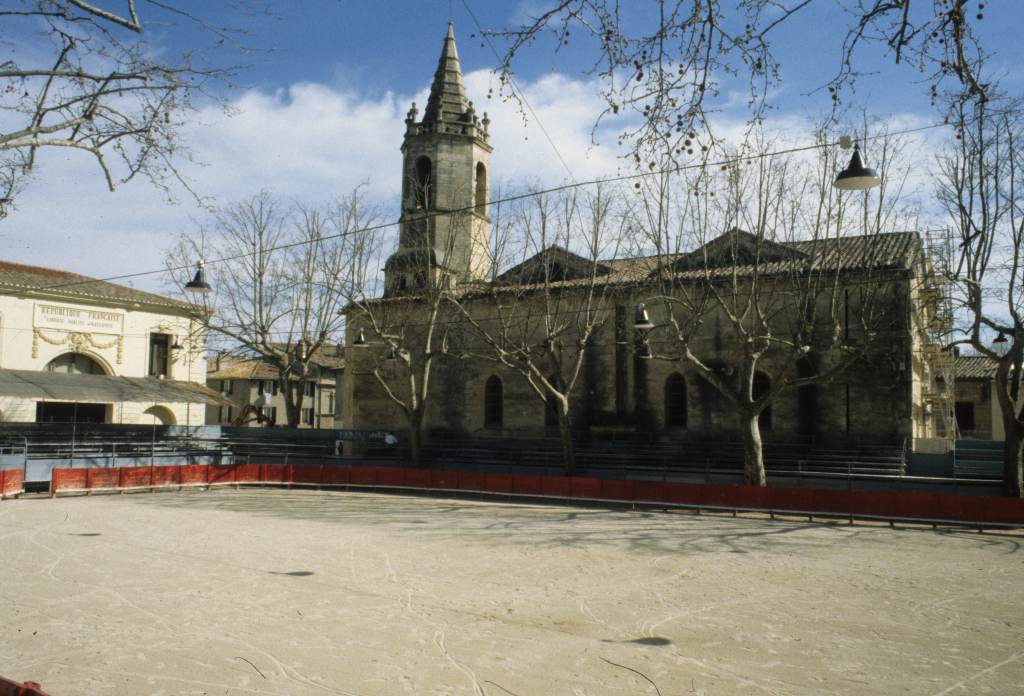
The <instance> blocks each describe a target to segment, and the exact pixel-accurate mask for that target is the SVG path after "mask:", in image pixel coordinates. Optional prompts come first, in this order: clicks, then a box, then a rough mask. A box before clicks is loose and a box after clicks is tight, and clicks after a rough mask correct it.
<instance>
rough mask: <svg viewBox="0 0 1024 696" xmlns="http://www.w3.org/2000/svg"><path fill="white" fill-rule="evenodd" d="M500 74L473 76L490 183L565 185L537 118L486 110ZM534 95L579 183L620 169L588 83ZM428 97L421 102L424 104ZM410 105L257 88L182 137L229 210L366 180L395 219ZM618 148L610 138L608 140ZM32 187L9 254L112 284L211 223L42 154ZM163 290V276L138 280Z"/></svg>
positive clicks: (304, 87) (542, 85) (564, 83)
mask: <svg viewBox="0 0 1024 696" xmlns="http://www.w3.org/2000/svg"><path fill="white" fill-rule="evenodd" d="M492 79H493V78H492V76H491V74H490V73H489V72H487V71H476V72H473V73H469V74H467V75H466V84H467V89H468V92H469V94H470V96H471V98H473V99H474V101H475V104H476V108H477V111H478V112H479V113H482V112H484V111H487V112H489V114H490V118H491V134H492V141H491V142H492V145H493V146H494V148H495V151H494V154H493V157H492V163H491V172H492V176H493V177H495V180H501V181H506V182H515V181H522V180H524V179H527V178H529V179H531V180H539V181H541V182H543V183H545V184H549V183H550V184H558V183H561V182H562V181H564V180H566V179H567V174H566V171H565V169H564V167H563V166H562V165H561V163H560V162H559V160H558V158H557V157H556V156H555V154H554V152H553V151H552V148H551V145H550V144H549V143H548V142H547V140H546V139H545V138H544V135H543V133H542V132H541V130H540V129H539V128H538V126H537V122H536V119H535V118H533V117H532V116H530V117H529V118H528V119H527V123H526V125H525V126H524V124H523V118H522V116H521V114H520V113H519V112H518V110H517V107H516V106H515V105H514V104H512V103H505V102H501V100H499V99H497V98H495V99H491V100H488V99H487V98H486V95H487V91H488V89H489V87H490V86H491V84H490V83H491V81H492ZM523 88H524V91H525V93H526V95H527V99H528V100H529V101H530V103H531V104H532V106H533V108H534V109H535V111H536V114H537V116H538V117H539V118H540V120H541V121H542V122H543V124H544V126H545V127H546V128H547V131H548V133H549V134H550V136H551V138H552V139H553V140H554V142H555V143H556V144H557V146H558V149H559V152H560V153H561V155H562V157H563V158H564V159H565V160H566V162H567V163H568V165H569V167H570V168H571V169H572V172H573V175H574V176H575V177H576V178H577V179H578V180H583V179H589V178H593V177H595V176H602V175H607V174H611V173H614V172H615V170H616V168H617V166H618V165H619V161H618V160H617V158H616V156H615V153H614V152H613V151H612V150H611V148H610V147H609V146H608V145H601V146H596V147H595V146H593V145H592V144H591V134H590V131H591V128H592V125H593V119H594V116H595V114H596V113H598V111H599V109H600V108H601V101H600V98H599V96H598V95H597V92H596V89H594V88H593V85H591V84H588V83H585V82H581V81H574V80H571V79H568V78H566V77H563V76H559V75H551V76H548V77H545V78H544V79H542V80H540V81H538V82H537V83H534V84H529V85H523ZM426 95H427V87H426V86H425V87H424V88H423V89H422V90H420V92H419V93H418V94H417V95H416V97H415V98H416V100H417V101H418V103H419V104H420V105H421V108H422V105H423V104H424V103H425V101H426ZM412 100H413V97H402V98H399V97H396V96H395V95H394V94H392V93H389V92H388V93H384V94H383V95H377V96H371V97H363V96H360V95H356V94H354V93H352V92H347V91H341V90H336V89H332V88H330V87H327V86H324V85H319V84H311V83H302V84H296V85H293V86H292V87H291V88H289V89H288V90H287V91H281V92H278V93H274V94H267V93H264V92H259V91H249V92H246V93H244V94H241V95H239V96H238V97H237V98H236V99H235V100H234V101H233V102H232V103H231V107H232V108H231V110H232V113H233V115H230V116H228V115H226V114H225V113H223V112H222V111H221V110H219V109H217V108H214V107H210V108H207V109H204V110H202V111H200V112H199V113H198V114H196V115H195V118H194V119H193V120H192V122H191V124H190V125H189V126H188V127H187V128H186V129H185V132H184V133H183V135H184V139H185V142H187V143H188V145H189V147H190V148H191V150H192V152H193V156H194V158H195V160H196V163H194V164H192V163H186V164H185V165H184V166H183V167H182V170H183V172H184V173H185V174H186V176H187V178H188V179H189V180H190V181H191V182H192V184H193V185H194V187H195V189H196V190H197V191H199V192H200V193H201V194H202V195H203V196H205V197H208V198H209V199H211V200H212V201H213V202H214V203H216V204H226V203H229V202H231V201H233V200H237V199H239V198H242V197H245V196H247V195H250V194H252V193H255V192H257V191H260V190H263V189H266V190H269V191H272V192H274V193H276V194H279V195H281V196H283V197H286V198H294V199H299V200H302V201H305V202H309V203H317V202H324V201H327V200H330V199H331V198H333V197H334V196H336V195H338V194H343V193H344V192H346V191H348V190H350V189H352V188H353V187H355V186H357V185H359V184H362V183H366V184H367V191H368V193H369V194H370V196H371V197H372V198H374V199H375V200H377V201H379V202H382V203H384V204H385V205H386V206H387V210H388V211H389V214H391V215H396V214H397V206H396V196H397V193H398V191H399V190H400V186H401V179H400V169H401V153H400V151H399V147H400V146H401V141H402V134H403V132H404V128H405V124H404V119H405V112H406V110H407V109H408V105H409V103H410V102H411V101H412ZM604 141H605V142H610V143H612V144H614V136H612V137H606V138H604ZM39 164H40V166H39V168H38V175H37V178H36V179H35V180H34V181H33V182H32V183H31V184H30V185H29V186H28V188H27V190H26V191H25V192H24V193H23V194H22V195H21V196H20V197H19V199H18V200H17V207H16V209H14V210H13V211H11V213H10V215H9V216H8V217H7V219H5V220H3V221H0V245H2V246H0V248H2V251H0V257H2V258H4V259H6V260H12V261H20V262H24V263H31V264H38V265H43V266H51V267H55V268H63V269H67V270H73V271H77V272H81V273H85V274H88V275H93V276H98V277H106V276H114V275H120V274H125V273H132V272H137V271H144V270H151V269H157V268H160V266H161V263H162V262H161V258H162V253H163V250H164V249H165V248H166V247H167V246H169V244H170V242H171V240H172V238H174V237H175V236H176V235H177V234H178V233H180V232H182V231H186V230H188V229H190V228H194V227H196V226H197V225H198V224H199V223H200V222H202V221H203V219H204V217H205V213H204V212H203V210H202V209H201V208H200V207H199V206H198V205H197V204H196V203H195V201H193V200H192V199H191V198H190V197H189V196H188V195H187V194H186V193H185V192H183V191H178V192H176V193H175V199H176V201H177V202H176V203H174V204H172V203H168V202H167V201H166V200H165V197H164V196H163V195H162V194H161V193H160V192H159V191H157V190H155V189H154V188H153V187H152V186H150V185H149V183H148V182H147V181H145V180H138V181H133V182H131V183H129V184H127V185H125V186H123V187H122V188H121V189H119V190H118V191H116V192H114V193H109V192H108V191H107V190H106V189H105V187H104V185H103V183H102V182H101V180H100V179H99V177H98V172H97V171H96V170H95V165H94V163H93V162H92V161H91V160H90V159H88V158H87V157H86V156H84V155H80V154H78V153H67V152H53V151H51V152H46V153H44V156H43V157H42V158H41V160H40V163H39ZM134 282H135V284H136V285H137V286H139V287H146V288H150V289H160V287H161V285H162V282H163V281H162V279H160V278H159V277H147V278H140V279H137V280H135V281H134Z"/></svg>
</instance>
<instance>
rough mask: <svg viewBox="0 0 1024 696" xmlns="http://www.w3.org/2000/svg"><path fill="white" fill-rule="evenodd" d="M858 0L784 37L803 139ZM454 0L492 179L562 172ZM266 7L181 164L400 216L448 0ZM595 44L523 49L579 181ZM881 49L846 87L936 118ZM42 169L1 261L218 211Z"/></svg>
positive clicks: (151, 244) (55, 166)
mask: <svg viewBox="0 0 1024 696" xmlns="http://www.w3.org/2000/svg"><path fill="white" fill-rule="evenodd" d="M850 4H851V3H848V2H841V1H840V0H816V2H812V4H811V5H810V6H809V7H808V8H807V10H806V11H804V12H802V13H801V14H800V15H798V16H797V18H796V19H795V20H793V21H791V22H789V23H787V24H786V25H783V28H782V29H781V30H779V31H778V33H777V35H776V36H775V48H776V56H777V58H779V59H780V61H781V62H782V64H783V72H782V75H781V78H782V83H781V87H780V89H779V90H778V92H777V93H775V94H773V95H772V99H771V104H772V106H773V107H774V110H773V115H772V119H773V121H772V127H774V128H775V129H777V130H778V131H780V132H785V133H787V135H789V137H790V138H791V139H793V140H795V141H799V142H802V139H801V137H802V136H803V137H804V138H805V139H806V140H810V137H811V136H810V133H809V132H806V133H804V130H805V129H806V128H807V126H808V124H809V123H810V119H813V118H815V117H816V116H819V115H820V114H822V113H824V112H826V111H827V110H828V108H829V105H830V99H829V96H828V94H827V93H826V92H824V91H818V92H817V93H813V90H814V89H815V88H818V87H820V86H821V85H822V84H823V83H824V82H825V81H826V80H827V79H828V78H829V77H831V75H832V74H833V73H834V71H835V69H836V66H837V65H838V60H839V44H840V41H841V39H842V35H843V29H842V27H844V26H846V23H847V21H848V17H847V15H846V14H845V11H844V8H845V7H847V6H849V5H850ZM986 4H987V8H986V10H985V12H986V19H985V20H984V21H983V22H982V23H981V24H980V30H981V32H982V36H983V39H984V41H985V43H986V46H987V47H988V50H989V52H990V53H993V54H995V61H994V63H995V64H997V65H998V66H1004V67H1003V69H1004V70H1005V72H1006V73H1007V74H1006V77H1005V78H1004V84H1005V85H1006V86H1007V87H1010V88H1013V89H1015V90H1016V91H1020V87H1021V85H1020V79H1021V78H1020V77H1019V76H1017V75H1014V74H1012V73H1011V71H1010V68H1011V67H1012V66H1014V65H1015V64H1016V63H1019V62H1020V59H1021V57H1022V55H1021V54H1022V52H1021V50H1020V48H1019V46H1018V39H1017V37H1016V34H1017V32H1018V31H1019V27H1020V26H1022V25H1024V21H1022V20H1024V2H1020V1H1019V0H990V2H988V3H986ZM194 5H195V6H196V8H197V10H199V11H201V12H203V13H204V17H207V18H209V19H210V20H212V21H215V22H216V21H219V22H221V23H223V24H235V23H237V16H236V15H234V14H233V13H232V12H231V11H229V10H228V9H225V8H227V7H228V6H227V5H223V6H222V5H219V4H218V5H215V6H214V5H213V3H206V2H198V1H197V2H195V3H194ZM211 6H212V7H211ZM450 6H451V8H452V12H451V18H452V19H453V21H454V22H455V27H456V35H457V39H458V47H459V53H460V56H461V59H462V66H463V70H464V72H465V73H466V82H467V88H468V90H469V93H470V98H471V99H473V100H474V101H475V102H476V105H477V110H478V111H490V112H491V115H492V121H493V123H492V128H491V130H492V133H493V144H494V146H495V153H494V156H493V160H492V176H493V177H494V178H495V180H496V181H499V182H504V185H505V186H507V187H510V188H514V187H515V186H516V185H519V184H521V183H522V182H523V180H524V179H526V178H531V179H533V180H535V181H539V182H540V183H542V184H552V185H554V184H558V183H560V182H561V181H562V180H563V179H564V178H565V176H566V174H565V171H564V170H563V169H562V168H561V166H560V165H559V164H558V162H557V160H556V158H555V156H554V154H553V152H552V150H551V147H550V145H548V144H547V143H546V141H545V139H544V137H543V136H542V134H541V133H540V132H539V131H538V130H537V128H536V124H535V123H528V124H527V125H526V126H524V125H523V123H522V119H521V118H520V116H519V114H518V113H516V111H515V109H514V108H512V107H511V106H509V105H504V104H500V103H496V100H494V101H490V102H489V101H488V100H487V99H486V94H487V91H488V88H489V87H491V86H495V85H496V81H495V80H494V78H493V76H492V75H491V73H490V72H489V70H490V69H491V68H493V67H494V65H495V62H496V61H495V58H494V55H493V53H492V52H491V50H490V49H489V48H487V47H483V46H481V40H480V38H479V36H475V37H474V36H473V35H474V34H478V31H477V29H476V27H475V26H474V24H473V22H472V20H471V19H470V17H469V16H468V15H467V13H466V10H465V9H464V8H463V6H462V2H461V0H452V2H451V3H450ZM540 6H543V3H541V2H540V0H528V1H527V2H521V3H514V2H508V3H506V2H481V1H479V0H476V1H472V2H471V7H472V8H473V12H474V13H475V14H476V16H477V18H478V19H479V20H480V22H481V23H482V24H483V25H484V26H486V27H488V28H497V27H502V26H507V25H509V24H512V23H515V22H516V21H518V20H519V19H521V18H522V17H524V16H526V15H528V14H530V13H531V12H534V11H535V10H536V8H537V7H540ZM623 6H624V7H625V8H627V11H628V12H630V13H633V14H631V15H630V16H629V17H628V21H630V22H633V23H636V24H642V23H643V22H645V21H646V20H647V19H648V18H647V17H645V15H644V12H645V11H649V9H648V8H649V4H648V3H645V2H643V1H642V0H635V1H632V2H628V3H624V4H623ZM270 8H271V10H272V14H271V15H254V16H249V17H245V18H243V22H244V23H245V24H246V25H247V27H248V29H249V31H250V33H249V35H248V36H246V37H245V38H244V39H243V41H244V43H246V44H247V45H251V46H255V47H257V48H259V49H262V50H258V51H255V52H252V53H248V54H246V55H242V56H240V55H239V54H238V53H234V52H230V53H227V52H226V53H214V54H212V55H211V57H212V58H213V59H214V60H216V61H220V62H223V61H225V60H226V61H227V62H237V63H240V64H244V65H246V66H247V67H245V68H244V69H243V70H242V71H240V72H239V74H238V75H237V77H236V79H235V85H234V87H233V89H231V90H230V91H226V92H224V93H223V95H222V96H223V97H224V98H225V99H227V100H228V103H229V104H230V106H231V107H232V114H233V115H231V116H230V117H228V116H226V115H225V114H224V113H223V112H222V111H221V110H219V109H218V108H217V107H216V106H215V105H210V106H208V107H207V108H204V109H203V110H201V111H200V113H198V114H197V115H196V116H195V118H193V119H192V122H191V123H190V124H189V126H188V127H187V128H186V129H185V130H184V132H183V136H184V137H185V139H186V142H187V144H189V145H190V146H191V149H192V151H193V153H194V156H195V159H196V163H195V164H193V165H185V167H184V170H185V173H186V175H188V176H189V178H190V180H192V181H193V183H194V185H195V186H196V188H197V189H198V190H199V191H200V192H201V193H202V194H203V195H205V196H208V197H209V198H210V199H211V200H212V201H213V202H215V203H219V204H226V203H230V202H231V201H233V200H237V199H239V198H242V197H244V196H246V195H250V194H253V193H256V192H258V191H259V190H261V189H267V190H271V191H274V192H276V193H279V194H280V195H281V196H283V197H285V198H294V199H299V200H303V201H304V202H307V203H318V202H326V201H328V200H330V198H332V197H334V196H336V195H339V194H344V193H345V192H346V191H348V190H350V189H351V188H352V187H354V186H357V185H360V184H364V185H365V186H366V189H367V191H368V192H369V193H370V195H371V196H372V197H373V198H374V200H377V201H379V202H380V203H381V205H383V206H384V207H385V209H386V210H387V211H388V216H389V217H391V216H393V215H394V214H395V213H396V208H395V200H394V198H395V194H396V193H397V190H398V187H399V184H400V181H399V166H400V154H399V150H398V148H399V146H400V144H401V135H402V129H403V125H402V119H403V118H404V115H405V112H406V110H407V109H408V106H409V102H410V101H411V100H412V99H417V100H418V101H420V103H421V105H422V100H423V99H424V97H425V93H426V90H427V89H428V87H429V84H430V80H431V78H432V75H433V71H434V68H435V66H436V62H437V57H438V54H439V52H440V49H441V41H442V37H443V36H444V33H445V29H446V23H447V21H448V19H449V2H448V0H431V1H419V2H414V1H408V0H402V1H381V2H364V1H360V2H356V1H351V0H340V1H337V2H332V1H329V0H292V1H291V2H287V3H286V2H279V3H271V4H270ZM218 11H219V12H220V14H212V15H211V14H209V13H210V12H214V13H216V12H218ZM15 39H16V40H18V39H21V40H24V41H26V42H27V41H31V37H15ZM149 40H150V41H151V42H153V45H154V49H155V50H162V51H165V52H168V53H177V52H180V51H181V50H185V49H189V48H193V47H195V46H197V45H200V42H201V43H202V45H205V44H206V43H208V37H201V36H199V35H196V34H195V32H193V31H182V30H181V29H180V28H175V27H173V26H169V27H159V28H157V29H156V30H155V31H153V32H152V34H151V35H150V39H149ZM589 48H591V47H590V46H588V45H587V44H586V43H585V42H581V43H576V41H573V42H572V43H571V44H570V45H569V46H568V47H565V48H563V49H562V50H561V51H560V52H559V53H558V54H554V53H553V52H552V51H551V50H550V46H546V45H543V44H541V45H538V46H536V47H534V48H532V49H530V50H528V51H526V52H525V53H524V54H523V56H522V60H521V61H520V62H519V63H518V64H517V72H516V74H517V78H518V80H519V83H520V85H521V86H522V87H523V89H524V90H525V92H526V93H527V95H528V96H529V99H530V102H531V103H532V104H533V106H534V108H535V109H536V110H537V112H538V115H539V117H540V119H541V121H542V122H543V124H544V126H545V128H546V129H547V130H548V132H549V133H550V134H551V137H552V139H553V140H554V141H555V143H556V144H557V146H558V148H559V150H560V151H561V152H562V154H563V156H565V158H566V159H567V160H568V161H569V164H570V167H571V169H572V170H573V173H574V175H575V176H576V178H577V179H586V178H591V177H597V176H602V175H611V174H614V173H616V171H617V170H619V169H620V168H621V167H622V166H623V162H622V161H621V160H620V159H619V155H620V154H621V153H620V152H618V151H616V150H615V148H614V140H615V138H614V135H615V128H614V127H615V126H616V124H610V129H609V130H606V131H604V132H603V133H600V134H599V136H600V137H599V139H600V143H601V144H600V145H599V146H594V145H592V144H591V142H590V130H591V126H592V125H593V119H594V117H595V116H596V114H597V113H598V110H599V109H600V108H601V106H602V103H601V101H600V99H599V98H598V96H597V89H596V85H595V83H594V82H593V79H592V78H591V77H590V76H588V75H587V74H585V73H584V72H583V71H584V69H585V68H586V66H587V65H588V64H589V63H588V57H589V55H590V53H589V52H588V49H589ZM266 49H270V50H266ZM0 50H2V49H0ZM872 51H875V52H876V53H875V54H874V55H871V54H869V53H868V52H862V53H861V54H860V55H861V60H860V62H859V63H858V67H859V68H860V69H861V70H862V71H863V72H864V73H865V74H864V75H863V76H862V77H861V78H860V79H859V81H858V84H857V89H856V91H855V92H853V93H849V94H846V95H844V99H845V101H846V103H847V104H849V105H851V106H855V107H860V106H866V107H867V109H868V111H869V113H870V114H871V115H874V116H879V117H883V118H887V117H893V118H896V119H898V120H899V121H900V122H901V123H909V124H914V125H916V124H921V123H930V122H934V121H936V120H939V119H938V117H937V116H936V114H935V113H934V112H933V111H932V110H931V109H930V107H929V103H928V97H927V84H922V83H918V80H919V78H920V75H919V74H918V73H916V71H915V70H914V69H913V68H912V67H911V66H907V65H901V66H895V65H893V63H892V59H891V57H889V56H884V55H879V54H878V53H877V51H878V46H877V45H874V46H873V47H872ZM225 56H227V57H226V58H225ZM733 86H735V85H733ZM728 96H729V95H728V94H727V95H726V99H727V98H728ZM741 102H742V100H738V102H737V103H733V104H732V106H731V107H730V108H728V109H727V110H726V111H725V112H723V113H722V114H720V116H719V117H718V118H719V119H720V123H721V124H723V126H724V127H726V128H727V127H728V126H729V124H735V123H742V120H743V116H744V111H743V108H742V106H741ZM40 164H41V166H40V168H39V171H38V173H37V176H36V178H35V179H34V181H33V182H32V183H31V184H30V186H29V188H28V189H27V191H26V192H25V193H24V194H23V195H22V196H21V198H20V199H19V200H18V207H17V209H16V210H14V211H13V212H12V213H11V214H10V215H9V216H8V218H7V219H6V220H2V221H0V241H2V243H3V251H2V252H0V257H2V258H5V259H7V260H13V261H21V262H25V263H33V264H39V265H45V266H51V267H56V268H65V269H68V270H73V271H77V272H81V273H86V274H89V275H93V276H97V277H104V276H113V275H119V274H121V273H127V272H133V271H140V270H148V269H155V268H159V267H161V265H162V253H163V250H164V249H165V248H167V247H169V246H170V244H171V241H172V238H173V237H174V236H175V235H176V234H178V233H180V232H182V231H188V230H192V229H195V228H197V227H199V226H201V225H202V224H204V223H206V222H207V221H208V218H207V217H206V215H205V213H204V211H203V210H202V209H201V208H199V207H198V206H197V205H196V204H195V203H194V202H193V201H192V200H191V199H189V198H188V196H187V195H186V194H184V192H182V191H178V192H176V193H175V196H174V201H173V202H168V201H167V200H166V199H165V197H163V196H162V195H160V194H159V193H158V192H156V191H154V190H153V189H152V187H151V186H148V185H147V183H146V182H145V181H135V182H132V183H130V184H129V185H127V186H125V187H124V188H123V189H120V190H118V191H117V192H115V193H108V192H106V190H105V189H104V187H103V186H101V185H100V184H99V182H98V181H97V180H96V179H95V177H94V176H93V174H94V170H93V168H92V165H91V163H90V162H89V161H87V160H86V159H85V158H84V157H82V156H76V155H75V154H74V153H64V152H59V153H48V154H47V155H46V156H45V157H44V158H42V160H41V162H40ZM162 282H163V281H162V279H161V278H160V277H157V276H154V277H150V278H142V279H139V280H137V281H135V284H136V285H137V286H139V287H146V288H149V289H160V287H161V283H162Z"/></svg>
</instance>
